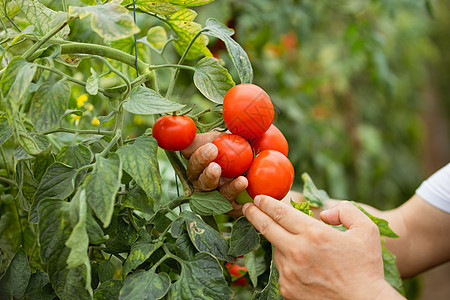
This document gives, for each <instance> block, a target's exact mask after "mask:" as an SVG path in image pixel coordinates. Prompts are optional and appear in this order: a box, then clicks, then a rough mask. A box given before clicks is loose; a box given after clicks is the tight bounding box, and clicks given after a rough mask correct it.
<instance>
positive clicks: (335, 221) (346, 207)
mask: <svg viewBox="0 0 450 300" xmlns="http://www.w3.org/2000/svg"><path fill="white" fill-rule="evenodd" d="M320 218H321V219H322V221H324V222H325V223H327V224H330V225H340V224H342V225H344V226H345V227H346V228H347V229H349V230H352V231H354V232H356V231H364V232H365V231H366V230H368V229H370V230H371V229H373V228H374V226H375V227H376V225H375V223H373V222H372V220H370V218H369V217H368V216H366V215H365V214H364V213H363V212H362V211H360V210H359V209H358V208H357V207H356V206H354V205H353V204H351V203H350V202H348V201H341V202H340V203H339V204H338V205H336V206H335V207H333V208H331V209H328V210H324V211H323V212H322V213H321V214H320Z"/></svg>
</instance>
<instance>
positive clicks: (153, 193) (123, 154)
mask: <svg viewBox="0 0 450 300" xmlns="http://www.w3.org/2000/svg"><path fill="white" fill-rule="evenodd" d="M157 150H158V143H157V142H156V140H155V139H154V138H152V137H149V136H140V137H138V138H137V139H136V140H135V142H134V143H133V144H128V145H126V146H122V147H120V148H119V149H118V150H117V153H118V154H119V156H120V160H121V161H122V165H123V170H125V171H126V172H127V173H128V174H130V176H131V177H132V178H133V179H134V180H136V182H137V183H138V184H139V186H140V187H141V188H142V189H143V190H144V191H145V192H146V193H147V195H148V196H149V197H150V198H152V199H154V200H158V199H159V198H160V196H161V176H160V174H159V168H158V159H157V157H156V154H157Z"/></svg>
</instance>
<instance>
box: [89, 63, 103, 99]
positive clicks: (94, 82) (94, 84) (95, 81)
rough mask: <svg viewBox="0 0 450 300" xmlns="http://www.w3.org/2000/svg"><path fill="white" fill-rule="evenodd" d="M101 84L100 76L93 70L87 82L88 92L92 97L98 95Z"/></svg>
mask: <svg viewBox="0 0 450 300" xmlns="http://www.w3.org/2000/svg"><path fill="white" fill-rule="evenodd" d="M99 83H100V76H98V74H97V72H95V70H94V69H93V68H91V76H89V77H88V79H87V80H86V91H87V92H88V93H89V94H90V95H97V93H98V85H99Z"/></svg>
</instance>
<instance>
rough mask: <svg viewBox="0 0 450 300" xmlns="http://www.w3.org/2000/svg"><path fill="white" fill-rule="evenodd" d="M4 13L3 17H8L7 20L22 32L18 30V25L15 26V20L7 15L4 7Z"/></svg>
mask: <svg viewBox="0 0 450 300" xmlns="http://www.w3.org/2000/svg"><path fill="white" fill-rule="evenodd" d="M4 13H5V17H6V18H7V19H8V21H9V22H10V23H11V24H12V25H13V26H14V27H15V28H16V30H17V31H18V32H22V31H21V30H20V28H19V26H17V24H16V22H14V21H13V20H12V19H11V18H10V17H9V16H8V14H7V13H6V9H5V11H4Z"/></svg>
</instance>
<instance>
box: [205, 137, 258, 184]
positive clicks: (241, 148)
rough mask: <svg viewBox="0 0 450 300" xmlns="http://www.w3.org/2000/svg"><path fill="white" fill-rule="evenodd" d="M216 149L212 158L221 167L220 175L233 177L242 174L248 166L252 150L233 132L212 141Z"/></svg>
mask: <svg viewBox="0 0 450 300" xmlns="http://www.w3.org/2000/svg"><path fill="white" fill-rule="evenodd" d="M213 144H214V145H216V147H217V149H218V154H217V157H216V159H215V160H214V161H215V162H216V163H218V164H219V166H220V167H221V168H222V176H223V177H229V178H234V177H237V176H239V175H242V174H243V173H244V172H245V171H247V169H248V168H249V167H250V164H251V163H252V160H253V151H252V147H250V144H249V143H248V142H247V141H246V140H245V139H244V138H243V137H240V136H238V135H235V134H224V135H221V136H219V137H218V138H216V139H215V140H214V141H213Z"/></svg>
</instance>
